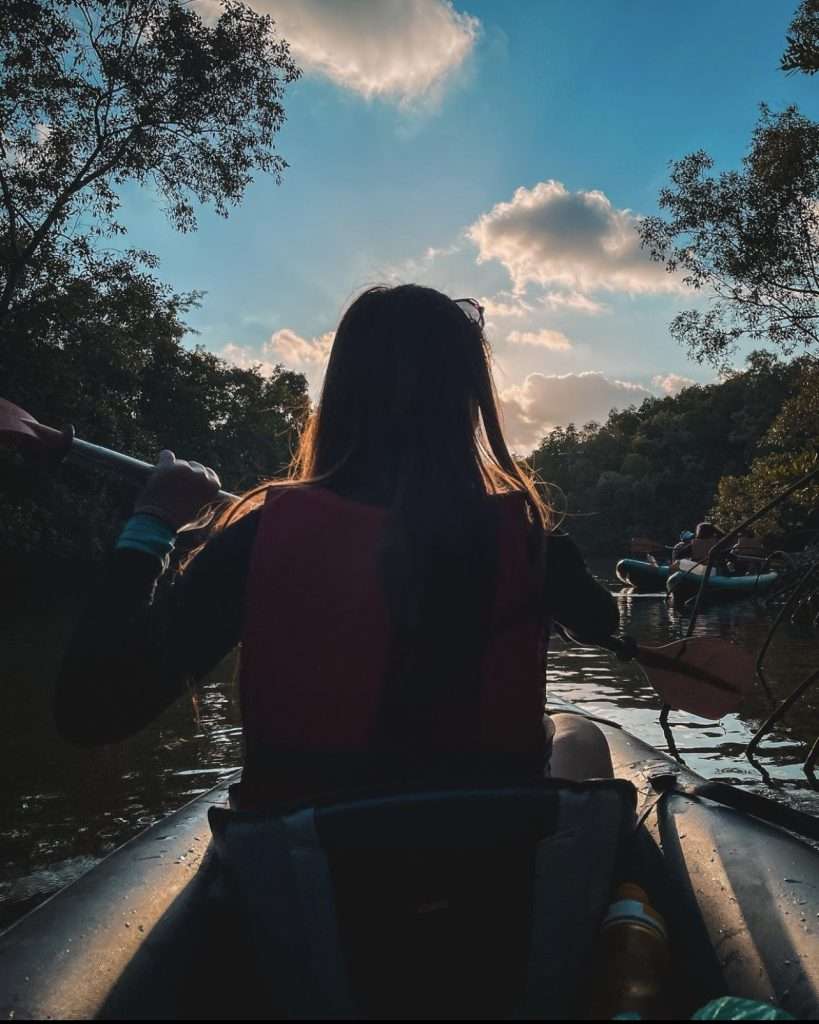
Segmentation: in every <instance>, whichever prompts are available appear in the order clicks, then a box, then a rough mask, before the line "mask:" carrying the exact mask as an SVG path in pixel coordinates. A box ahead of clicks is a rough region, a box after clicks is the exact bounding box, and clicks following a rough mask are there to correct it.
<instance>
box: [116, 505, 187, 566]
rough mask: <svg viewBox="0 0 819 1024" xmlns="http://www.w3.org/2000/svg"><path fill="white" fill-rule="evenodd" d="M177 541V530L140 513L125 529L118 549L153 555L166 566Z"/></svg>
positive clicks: (129, 521) (132, 518) (154, 517)
mask: <svg viewBox="0 0 819 1024" xmlns="http://www.w3.org/2000/svg"><path fill="white" fill-rule="evenodd" d="M175 540H176V530H174V528H173V527H172V526H169V525H168V524H167V523H166V522H164V521H163V520H162V519H158V518H157V517H156V516H152V515H148V514H147V513H145V512H139V513H137V515H135V516H131V518H130V519H129V520H128V522H127V523H126V524H125V526H124V527H123V529H122V533H121V534H120V535H119V540H118V541H117V543H116V549H117V551H119V550H120V549H129V550H131V551H143V552H145V554H146V555H153V556H154V557H155V558H158V559H159V560H160V561H161V562H162V563H163V564H166V563H167V560H168V555H169V554H170V553H171V551H173V547H174V542H175Z"/></svg>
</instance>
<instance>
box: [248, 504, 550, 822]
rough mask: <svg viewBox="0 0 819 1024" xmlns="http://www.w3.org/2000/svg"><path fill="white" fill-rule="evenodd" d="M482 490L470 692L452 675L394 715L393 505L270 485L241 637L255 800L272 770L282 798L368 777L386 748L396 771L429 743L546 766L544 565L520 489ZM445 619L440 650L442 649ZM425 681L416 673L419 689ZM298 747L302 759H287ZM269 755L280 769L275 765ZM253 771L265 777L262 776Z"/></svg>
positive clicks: (397, 639) (381, 769)
mask: <svg viewBox="0 0 819 1024" xmlns="http://www.w3.org/2000/svg"><path fill="white" fill-rule="evenodd" d="M486 500H487V501H488V502H489V503H491V504H492V505H493V506H494V511H495V513H496V516H495V518H496V520H497V531H496V535H495V537H494V539H493V543H494V544H496V545H497V549H498V550H497V556H496V558H494V559H493V563H495V564H496V565H497V572H496V574H495V579H494V581H493V585H492V587H491V588H489V590H488V593H487V595H486V598H487V602H488V605H489V607H488V608H487V615H486V623H487V629H486V630H483V631H480V632H479V631H477V630H476V631H475V635H474V640H473V642H474V643H475V645H476V646H477V647H478V648H479V650H480V658H479V659H478V664H477V666H476V667H477V678H476V679H475V685H474V686H473V688H472V690H473V692H472V695H471V699H470V696H469V695H465V694H463V693H462V692H458V691H457V690H456V689H452V690H449V691H448V689H447V686H446V685H445V684H444V685H442V686H441V688H440V690H439V691H438V692H433V693H431V694H430V699H429V701H428V703H427V706H426V707H425V708H424V707H420V708H419V707H416V708H415V709H414V710H415V711H416V712H420V713H416V714H414V715H413V714H412V713H411V712H410V713H409V714H408V718H412V719H413V721H412V722H409V721H407V722H403V721H398V722H397V723H394V722H392V721H391V720H390V716H389V714H388V709H389V702H388V700H387V699H386V698H387V695H388V693H389V687H390V682H391V679H390V675H391V672H392V671H394V670H395V665H396V661H397V659H398V658H400V656H401V650H400V647H401V631H400V628H396V624H395V623H394V622H393V621H392V618H391V612H390V604H391V602H390V601H389V599H388V595H387V592H386V590H387V581H386V580H385V578H384V574H383V572H382V564H381V562H382V557H381V556H382V552H383V550H384V541H385V536H386V534H387V530H388V516H389V513H388V510H386V509H383V508H378V507H375V506H370V505H365V504H361V503H359V502H355V501H350V500H349V499H345V498H342V497H340V496H338V495H336V494H334V493H333V492H332V491H329V490H327V489H326V488H321V487H314V486H302V487H298V486H297V487H292V488H284V489H277V490H273V491H271V492H270V493H269V495H268V498H267V501H266V503H265V506H264V509H263V511H262V513H261V518H260V521H259V525H258V528H257V533H256V541H255V545H254V548H253V556H252V560H251V565H250V572H249V578H248V595H247V614H246V617H245V623H244V631H243V639H242V669H241V694H242V709H243V718H244V722H245V747H246V767H245V779H244V785H243V792H244V794H245V796H246V798H247V799H248V801H249V802H253V800H254V797H253V795H252V794H255V793H257V791H258V793H259V795H261V793H262V792H264V793H265V794H266V796H267V797H268V798H270V797H271V796H272V795H273V790H272V789H271V779H276V778H278V780H279V782H278V784H276V783H275V782H274V783H273V787H274V789H275V795H276V797H278V798H279V799H295V798H298V797H299V796H301V795H303V789H304V785H305V784H306V783H309V786H310V788H311V789H312V791H313V792H315V790H316V787H317V786H319V788H323V789H325V790H326V789H328V788H330V789H333V788H337V787H338V786H339V780H340V779H344V780H345V784H346V786H347V787H349V786H350V784H351V781H352V780H356V782H358V783H360V784H364V781H365V780H367V781H369V782H372V780H373V778H374V777H383V775H384V774H385V773H386V772H387V771H388V768H387V765H386V763H385V756H391V757H392V758H393V767H394V768H395V767H397V768H398V769H399V770H401V771H402V772H407V771H410V770H411V769H410V765H411V764H414V763H416V762H417V761H418V760H419V758H420V756H421V755H423V758H429V757H430V756H435V755H439V754H450V755H467V754H469V755H472V754H479V753H481V754H500V755H503V756H504V757H506V758H507V760H508V761H515V762H516V763H517V765H518V767H519V768H520V767H522V766H524V765H525V766H527V767H528V770H529V771H530V772H531V771H532V770H534V771H535V772H536V771H537V770H539V768H540V767H541V766H542V760H543V730H542V725H541V715H542V700H543V677H542V658H541V651H542V631H543V626H544V621H543V620H544V614H543V586H542V582H543V581H542V575H541V573H539V572H537V573H533V572H532V571H531V568H530V565H529V558H528V551H527V531H526V528H525V524H526V519H525V515H524V508H523V500H522V496H521V495H518V494H507V495H498V496H495V497H491V498H490V497H488V498H487V499H486ZM455 614H456V609H452V615H453V617H454V616H455ZM443 627H444V628H443V630H442V632H441V640H442V646H441V648H440V650H438V651H437V652H436V651H433V658H434V657H435V656H436V654H437V657H438V659H439V660H440V661H442V662H446V661H447V660H448V657H449V654H450V652H448V651H447V650H446V649H445V644H446V632H447V630H446V623H443ZM457 640H458V638H457V637H455V638H453V642H457ZM433 669H434V666H430V667H429V670H430V671H432V670H433ZM421 671H423V668H421ZM424 683H425V680H424V679H419V680H418V681H417V688H416V689H417V691H418V692H419V693H420V692H423V691H424ZM396 726H397V729H398V731H399V732H400V733H401V735H400V737H399V736H396V735H395V731H396ZM309 755H316V756H314V757H311V756H309ZM362 755H366V757H363V756H362ZM393 755H394V756H393ZM399 755H400V757H399ZM293 757H295V759H296V760H297V761H298V765H299V770H298V772H292V771H288V770H286V763H287V762H288V760H292V758H293ZM274 763H275V764H276V766H277V769H278V770H277V771H274V772H271V765H272V764H274ZM311 766H312V767H311ZM459 770H460V768H459ZM487 774H488V772H487ZM257 779H258V780H264V781H260V782H259V784H258V786H257V781H256V780H257Z"/></svg>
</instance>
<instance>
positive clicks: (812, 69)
mask: <svg viewBox="0 0 819 1024" xmlns="http://www.w3.org/2000/svg"><path fill="white" fill-rule="evenodd" d="M786 40H787V44H788V45H787V48H786V50H785V52H784V54H783V55H782V62H781V64H780V67H781V68H782V70H783V71H803V72H804V73H805V74H806V75H815V74H816V72H817V71H819V0H802V3H801V4H800V5H799V7H798V8H797V10H796V14H795V15H794V16H793V21H792V22H791V24H790V28H789V29H788V34H787V36H786Z"/></svg>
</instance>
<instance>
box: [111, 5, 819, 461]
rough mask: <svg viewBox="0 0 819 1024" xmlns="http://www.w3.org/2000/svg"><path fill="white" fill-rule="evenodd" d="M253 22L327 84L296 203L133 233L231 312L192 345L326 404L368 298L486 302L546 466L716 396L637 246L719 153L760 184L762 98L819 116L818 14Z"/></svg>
mask: <svg viewBox="0 0 819 1024" xmlns="http://www.w3.org/2000/svg"><path fill="white" fill-rule="evenodd" d="M195 2H197V3H198V6H199V7H200V9H201V10H202V11H203V13H204V14H206V15H207V14H208V13H209V12H212V10H213V8H214V4H215V0H195ZM250 3H251V6H253V7H255V8H257V9H258V10H262V11H265V12H267V13H270V14H271V15H272V16H273V17H274V19H275V20H276V23H277V28H278V30H279V32H280V34H281V35H282V36H284V38H286V39H287V40H288V42H289V43H290V46H291V51H292V53H293V56H294V57H295V59H296V62H297V63H298V64H299V65H300V66H301V67H302V68H303V71H304V74H303V77H302V78H301V79H300V80H299V81H298V82H297V83H295V84H294V85H293V86H292V87H291V88H290V90H289V91H288V93H287V95H286V98H285V108H286V111H287V123H286V125H285V126H284V128H283V129H282V131H281V132H280V134H279V136H278V141H277V149H278V151H279V152H280V153H281V154H282V156H284V158H285V159H286V160H287V162H288V164H289V166H288V168H287V170H286V171H285V174H284V180H283V183H282V184H281V185H280V186H277V185H276V184H275V182H274V181H273V180H272V178H270V177H266V176H264V175H262V176H259V177H258V178H257V180H256V181H255V182H254V183H253V184H252V186H251V187H250V188H249V189H248V191H247V193H246V196H245V199H244V201H243V203H242V205H241V206H240V207H239V208H237V209H236V210H234V211H233V212H232V214H231V216H230V217H229V219H227V220H223V219H222V218H220V217H218V216H217V215H216V214H215V213H214V212H213V211H212V210H208V209H202V210H200V211H199V213H198V217H199V229H198V231H196V232H195V233H191V234H187V235H180V234H177V233H175V232H174V231H173V229H172V228H171V227H170V226H169V224H168V222H167V220H166V219H165V217H164V214H163V213H162V210H161V208H160V206H159V204H158V202H157V200H156V197H155V196H154V195H153V194H152V193H151V192H150V191H149V190H145V189H143V190H141V191H130V192H128V193H126V195H125V202H124V208H123V211H122V213H123V218H122V219H123V220H124V222H125V223H126V225H127V226H128V229H129V235H130V239H129V242H130V244H135V245H137V246H141V247H144V248H147V249H150V250H151V251H153V252H155V253H157V254H158V255H159V257H160V258H161V268H160V273H161V276H162V277H163V279H165V280H166V281H168V282H169V283H170V284H172V285H173V287H174V288H176V289H177V290H179V291H186V290H191V289H200V290H202V291H204V292H205V296H204V298H203V301H202V305H201V307H200V308H199V309H197V310H195V311H194V312H193V313H191V314H190V316H189V318H188V320H189V323H190V325H191V326H192V327H193V328H195V330H196V331H198V335H196V336H191V338H190V339H189V340H190V342H191V343H199V344H203V345H205V346H206V347H207V348H208V349H211V350H212V351H214V352H217V353H219V354H220V355H222V356H224V357H225V358H227V359H229V360H231V361H233V362H236V363H237V364H239V365H245V366H246V365H250V364H254V363H256V364H261V366H262V367H263V368H264V369H265V370H266V371H268V372H269V370H270V368H271V367H272V366H273V365H275V364H277V363H283V364H284V365H286V366H288V367H290V368H292V369H296V370H299V371H301V372H304V373H305V374H306V375H307V377H308V380H309V381H310V385H311V393H312V394H313V395H314V396H316V395H317V394H318V390H319V388H320V385H321V377H322V373H323V369H324V365H325V363H326V358H327V354H328V352H329V348H330V345H331V343H332V337H333V331H334V329H335V327H336V325H337V323H338V320H339V318H340V316H341V314H342V313H343V311H344V309H345V307H346V306H347V305H348V304H349V302H350V301H351V300H352V299H353V298H354V297H355V296H356V295H357V294H358V293H359V292H360V291H361V290H362V289H363V288H365V287H367V286H369V285H372V284H378V283H399V282H419V283H423V284H429V285H431V286H433V287H436V288H439V289H440V290H441V291H444V292H446V293H447V294H449V295H451V296H452V297H454V298H458V297H461V296H475V297H477V298H479V299H480V300H481V301H482V302H483V304H484V305H485V306H486V309H487V321H488V325H487V334H488V337H489V340H490V342H491V345H492V349H493V352H494V360H495V366H494V372H495V378H496V383H497V387H498V390H499V393H500V397H501V402H502V406H503V413H504V422H505V427H506V432H507V436H508V439H509V441H510V443H511V444H512V446H513V447H514V448H515V449H516V450H517V451H520V452H527V451H529V450H530V449H531V448H532V447H534V446H535V445H536V444H537V442H538V440H539V438H540V437H541V436H542V435H543V433H544V432H545V431H546V430H548V429H549V428H550V427H551V426H554V425H556V424H560V425H565V424H568V423H569V422H572V421H573V422H576V423H578V424H582V423H585V422H587V421H589V420H592V419H596V420H602V419H605V416H606V415H607V413H608V411H609V409H610V408H612V407H618V408H623V407H625V406H627V405H629V404H632V403H636V404H639V402H640V401H642V399H643V398H644V397H646V396H647V395H649V394H656V395H662V394H671V393H674V392H675V391H677V390H678V389H679V388H680V387H682V386H684V385H685V384H686V383H690V382H691V381H694V382H709V381H712V380H714V379H715V375H714V371H713V370H712V369H710V368H709V367H707V366H700V365H699V364H697V363H695V362H693V361H692V360H691V359H689V358H688V356H687V354H686V352H685V350H684V349H683V348H681V347H680V346H679V345H678V344H677V343H676V342H675V341H674V340H673V339H672V338H671V337H670V335H669V332H668V324H669V322H670V321H671V319H672V318H673V316H674V314H675V313H676V312H677V311H679V310H680V309H683V308H688V306H690V305H691V304H692V300H691V297H690V296H688V295H686V294H685V291H684V289H683V288H682V286H681V285H680V284H679V282H678V281H676V280H675V279H674V278H672V277H670V276H669V275H668V274H666V273H665V271H664V269H663V268H662V267H661V266H659V265H658V264H654V263H652V262H651V261H650V260H649V259H648V257H647V255H646V254H645V252H643V251H642V250H641V248H640V245H639V240H638V237H637V234H636V225H637V223H638V222H639V219H640V217H642V216H645V215H650V214H652V213H656V212H657V197H658V192H659V190H660V189H661V188H662V187H663V185H664V184H665V183H666V182H667V178H668V168H669V163H670V161H671V160H674V159H679V158H680V157H682V156H684V155H685V154H687V153H689V152H692V151H694V150H696V149H705V150H706V151H707V152H709V153H710V154H711V155H712V156H713V157H714V159H715V161H716V166H717V169H728V168H733V167H738V166H739V164H740V161H741V159H742V156H743V155H744V153H745V151H746V149H747V145H748V141H749V139H750V135H751V131H752V129H753V126H754V124H755V122H756V120H757V116H758V107H759V103H760V102H761V101H765V102H767V103H769V104H770V105H771V106H772V107H773V108H774V109H781V108H782V107H783V106H785V105H787V104H789V103H797V104H798V105H799V106H800V108H801V109H802V110H803V111H804V112H805V113H806V114H809V115H811V116H814V117H817V116H819V82H814V81H812V80H811V79H808V78H806V77H805V76H800V75H790V76H788V75H784V74H783V73H782V72H780V71H779V70H778V62H779V58H780V55H781V53H782V50H783V49H784V39H785V32H786V29H787V26H788V23H789V21H790V18H791V16H792V14H793V11H794V9H795V7H796V0H708V2H705V0H695V2H693V3H689V4H671V3H658V2H657V0H565V2H564V0H515V2H514V3H509V2H508V0H483V2H479V0H475V2H473V0H463V2H461V0H457V2H455V3H448V2H445V0H343V2H340V0H250ZM695 301H696V302H703V301H705V300H704V299H703V298H702V297H697V298H696V300H695Z"/></svg>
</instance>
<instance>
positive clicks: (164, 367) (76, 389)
mask: <svg viewBox="0 0 819 1024" xmlns="http://www.w3.org/2000/svg"><path fill="white" fill-rule="evenodd" d="M137 255H138V254H134V253H130V254H128V255H127V256H125V257H123V258H122V259H119V260H112V259H105V260H102V261H101V263H100V264H99V265H98V266H97V267H96V268H95V270H94V273H93V275H91V276H88V275H86V274H85V273H82V274H74V275H72V274H71V273H70V272H69V270H67V269H66V268H63V271H64V273H63V276H62V277H61V278H60V279H58V280H55V282H54V288H53V292H52V294H51V296H50V298H49V297H46V296H42V297H41V299H40V301H38V302H37V304H36V305H34V306H16V307H15V308H14V309H13V310H12V311H11V313H10V315H9V318H8V321H7V323H8V325H9V327H10V331H11V334H12V335H13V336H14V337H15V338H16V339H18V341H20V344H18V345H12V346H8V347H7V348H3V349H0V370H2V376H3V378H4V380H5V381H6V382H7V385H8V387H9V391H8V393H9V394H10V395H12V396H13V398H14V400H15V401H16V402H18V403H19V404H20V405H22V406H23V407H24V408H26V409H28V411H30V412H31V413H32V414H33V415H34V416H35V417H36V418H38V419H42V420H43V421H44V422H48V423H51V424H54V425H62V424H69V423H71V424H73V425H74V426H75V428H76V430H77V433H78V434H79V435H80V436H82V437H84V438H86V439H87V440H90V441H97V442H99V443H102V444H105V445H109V446H112V447H114V448H119V449H121V450H124V451H127V452H129V453H132V454H134V455H137V456H139V457H141V458H144V459H148V460H151V461H152V460H153V459H154V458H155V457H156V454H157V452H158V451H159V449H160V448H162V447H170V448H174V449H175V450H176V451H177V452H178V453H179V454H180V456H183V457H184V456H186V455H187V456H195V457H197V458H200V459H202V460H203V461H205V462H207V463H208V464H210V465H212V466H214V467H215V468H216V469H217V471H218V472H219V473H220V474H221V476H222V479H223V481H224V484H225V486H226V487H227V488H228V489H231V490H242V489H245V488H247V487H249V486H251V485H253V484H256V483H257V482H258V481H259V480H260V479H262V478H265V477H272V476H277V475H280V474H281V473H282V472H283V470H284V469H285V468H286V467H287V465H288V463H289V462H290V458H291V453H292V450H293V448H294V446H295V443H296V439H297V436H298V433H299V431H300V428H301V426H302V424H303V421H304V418H305V416H306V414H307V411H308V406H309V400H308V396H307V381H306V379H305V378H304V377H303V376H302V375H301V374H296V373H292V372H291V371H288V370H285V369H284V368H282V367H275V368H274V370H273V371H272V373H271V374H270V375H269V376H263V375H262V373H261V372H260V371H259V370H258V369H254V368H250V369H240V368H239V367H236V366H231V365H229V364H228V363H226V362H224V361H223V360H222V359H219V358H218V357H217V356H215V355H214V354H213V353H212V352H207V351H205V350H204V349H201V348H193V349H191V348H187V347H185V346H184V345H183V344H182V341H183V339H184V337H185V335H186V334H187V332H188V328H187V327H186V325H185V323H184V320H183V317H184V315H185V313H186V312H187V311H188V310H189V309H190V308H191V306H192V305H194V304H195V303H196V302H197V300H198V296H197V295H196V294H195V293H194V294H188V295H179V294H177V293H175V292H174V291H173V290H172V289H171V288H170V287H168V286H167V285H164V284H162V283H160V282H159V281H157V280H156V278H155V277H154V276H153V275H152V274H151V273H150V270H151V265H150V261H149V262H148V265H147V266H141V265H140V264H139V263H138V260H137ZM43 468H44V470H45V471H43V470H41V469H39V468H38V467H36V466H35V467H30V466H18V465H16V464H15V463H14V461H13V460H10V459H9V457H8V456H5V457H3V454H2V453H0V476H2V478H3V481H4V484H6V485H7V488H4V489H7V494H6V495H4V508H3V516H2V517H0V551H2V552H3V556H4V566H5V565H7V564H8V561H9V554H10V553H12V552H15V553H18V554H20V555H24V556H26V557H27V558H28V557H29V555H30V553H31V552H39V553H41V554H44V555H46V556H47V557H51V558H53V557H54V555H59V556H61V557H65V556H74V557H78V558H80V559H82V560H87V559H88V558H90V557H93V556H94V555H97V556H99V555H101V554H102V552H103V551H104V550H106V548H107V547H108V546H109V545H110V543H111V540H112V538H113V535H114V533H115V531H116V530H117V529H118V527H119V525H120V523H121V519H122V517H123V516H124V515H126V514H127V511H128V509H129V508H130V506H131V503H132V501H133V496H134V492H133V488H132V487H131V486H130V485H128V484H122V483H120V482H112V481H106V480H105V479H104V478H102V477H100V476H99V475H98V474H96V473H93V472H83V471H80V470H78V469H77V468H75V467H72V468H71V469H70V470H68V469H67V470H66V471H65V472H63V471H61V470H59V469H57V470H56V471H55V470H53V469H52V468H51V467H43Z"/></svg>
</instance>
